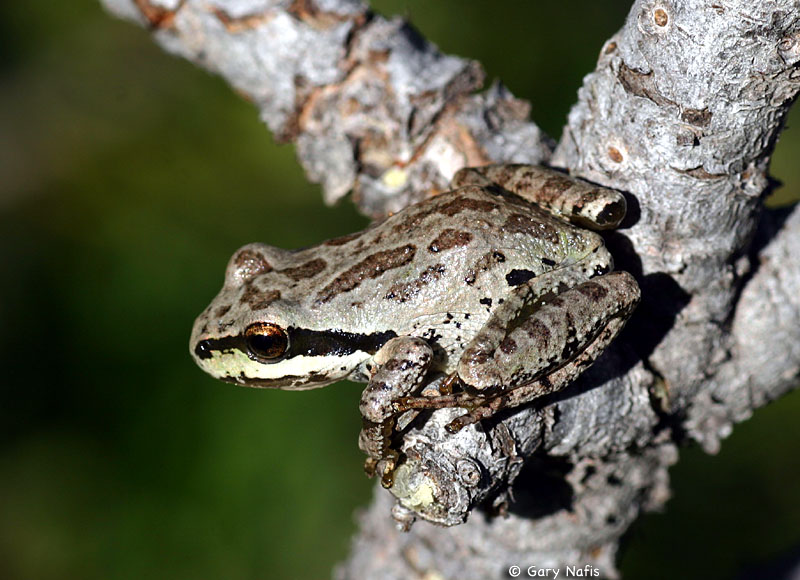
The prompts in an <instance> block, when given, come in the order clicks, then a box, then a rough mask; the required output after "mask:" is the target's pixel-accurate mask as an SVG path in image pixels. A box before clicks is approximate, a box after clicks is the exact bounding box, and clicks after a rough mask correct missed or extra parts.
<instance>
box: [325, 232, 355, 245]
mask: <svg viewBox="0 0 800 580" xmlns="http://www.w3.org/2000/svg"><path fill="white" fill-rule="evenodd" d="M363 233H364V232H356V233H354V234H348V235H346V236H341V237H339V238H333V239H332V240H328V241H327V242H325V245H326V246H343V245H345V244H347V243H349V242H352V241H353V240H357V239H358V238H360V237H361V235H362V234H363Z"/></svg>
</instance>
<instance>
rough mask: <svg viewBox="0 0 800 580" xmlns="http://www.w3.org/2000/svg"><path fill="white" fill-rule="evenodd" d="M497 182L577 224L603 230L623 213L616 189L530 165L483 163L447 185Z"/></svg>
mask: <svg viewBox="0 0 800 580" xmlns="http://www.w3.org/2000/svg"><path fill="white" fill-rule="evenodd" d="M491 184H497V185H499V186H500V187H502V188H503V189H506V190H508V191H511V192H513V193H516V194H517V195H518V196H520V197H522V198H525V199H527V200H528V201H532V202H533V203H535V204H537V205H539V206H541V207H542V208H544V209H546V210H547V211H549V212H551V213H553V214H555V215H559V216H561V217H563V218H564V219H567V220H569V221H572V222H575V223H577V224H579V225H581V226H584V227H587V228H590V229H594V230H606V229H611V228H615V227H617V226H618V225H619V223H620V222H621V221H622V218H624V217H625V211H626V203H625V198H624V197H623V196H622V194H621V193H619V192H618V191H614V190H613V189H608V188H606V187H600V186H598V185H594V184H591V183H589V182H586V181H583V180H581V179H577V178H575V177H570V176H569V175H567V174H565V173H561V172H559V171H556V170H554V169H548V168H546V167H538V166H534V165H485V166H483V167H467V168H464V169H461V170H460V171H458V172H457V173H456V174H455V176H454V177H453V179H452V181H451V187H453V188H457V187H463V186H465V185H480V186H483V187H488V186H489V185H491Z"/></svg>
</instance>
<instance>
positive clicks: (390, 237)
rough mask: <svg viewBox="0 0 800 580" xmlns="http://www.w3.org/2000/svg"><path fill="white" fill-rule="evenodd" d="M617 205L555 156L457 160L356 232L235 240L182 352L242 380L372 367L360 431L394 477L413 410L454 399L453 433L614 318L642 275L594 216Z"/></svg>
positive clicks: (623, 316)
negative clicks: (218, 286) (293, 245)
mask: <svg viewBox="0 0 800 580" xmlns="http://www.w3.org/2000/svg"><path fill="white" fill-rule="evenodd" d="M625 214H626V201H625V197H624V196H623V195H622V194H621V193H620V192H618V191H615V190H612V189H608V188H605V187H602V186H599V185H596V184H593V183H590V182H586V181H583V180H580V179H578V178H576V177H573V176H570V175H568V174H566V173H564V172H562V171H559V170H556V169H552V168H546V167H540V166H533V165H524V164H499V165H486V166H482V167H466V168H462V169H461V170H459V171H458V172H457V173H456V174H455V175H454V176H453V178H452V180H451V182H450V186H449V188H448V189H447V190H446V191H443V192H440V193H438V194H436V195H432V196H430V197H428V198H426V199H424V200H423V201H421V202H419V203H416V204H414V205H410V206H408V207H406V208H405V209H403V210H401V211H399V212H397V213H395V214H393V215H390V216H388V217H386V218H385V219H383V220H381V221H379V222H377V223H374V224H373V225H371V226H369V227H367V228H366V229H364V230H362V231H360V232H357V233H353V234H349V235H345V236H342V237H338V238H334V239H330V240H327V241H324V242H322V243H319V244H317V245H313V246H310V247H307V248H303V249H297V250H286V249H282V248H278V247H274V246H270V245H267V244H263V243H252V244H248V245H245V246H244V247H242V248H240V249H239V250H238V251H237V252H235V253H234V255H233V256H232V258H231V259H230V261H229V263H228V265H227V268H226V271H225V280H224V284H223V287H222V290H221V291H220V292H219V294H218V295H217V296H216V297H215V298H214V299H213V301H212V302H211V304H210V305H209V306H208V307H207V308H206V309H205V310H204V311H203V312H202V313H201V314H200V316H198V318H197V320H196V321H195V324H194V327H193V330H192V334H191V339H190V352H191V355H192V357H193V358H194V360H195V361H196V363H197V364H198V365H199V366H200V367H201V368H202V369H203V370H204V371H205V372H207V373H208V374H210V375H212V376H213V377H216V378H218V379H221V380H223V381H227V382H230V383H233V384H236V385H242V386H248V387H261V388H277V389H285V390H304V389H313V388H317V387H323V386H325V385H329V384H332V383H336V382H338V381H342V380H345V379H347V380H350V381H354V382H362V383H367V386H366V387H365V389H364V390H363V393H362V395H361V399H360V404H359V410H360V413H361V417H362V429H361V432H360V434H359V447H360V448H361V450H362V451H364V453H365V454H366V456H367V459H366V461H365V470H366V472H367V474H368V475H370V476H376V475H377V476H379V478H380V481H381V484H382V485H383V486H384V487H386V488H391V487H392V485H393V474H394V473H395V470H396V469H397V468H398V465H400V464H401V463H402V461H403V456H402V454H401V452H400V451H399V449H400V446H399V445H398V438H399V437H402V433H403V430H404V429H405V428H407V426H408V425H409V424H410V423H411V422H413V421H415V420H418V417H419V416H420V415H421V414H422V415H424V414H423V413H422V412H423V411H424V410H427V409H440V408H444V407H458V408H461V409H463V411H464V412H463V414H461V415H459V416H458V417H456V418H455V419H454V420H453V421H452V422H450V424H449V425H448V426H447V429H448V431H450V432H452V433H456V432H458V431H459V430H460V429H462V428H463V427H464V426H466V425H469V424H471V423H476V422H479V421H483V420H487V419H489V418H491V417H493V416H494V415H495V414H497V413H498V412H500V411H501V410H505V409H513V408H516V407H519V406H521V405H525V404H527V403H529V402H531V401H533V400H535V399H537V398H540V397H543V396H545V395H548V394H551V393H556V392H559V391H561V390H563V389H565V388H566V387H567V386H568V385H569V384H571V383H572V382H574V381H575V379H576V378H577V377H578V376H579V375H580V374H581V373H582V372H583V371H584V370H586V368H588V367H589V366H590V365H591V364H592V363H593V362H594V360H596V358H597V357H598V356H599V355H600V354H601V353H602V352H603V351H604V350H605V349H606V347H607V346H608V345H609V344H610V343H611V342H612V341H613V339H614V338H615V337H616V336H617V335H618V334H619V333H620V331H621V330H622V328H623V327H624V326H625V323H626V322H627V320H628V319H629V318H630V316H631V314H632V313H633V311H634V309H635V307H636V305H637V304H638V302H639V300H640V290H639V286H638V285H637V282H636V280H635V278H634V277H633V276H632V275H631V274H629V273H627V272H625V271H615V270H614V263H613V258H612V256H611V254H610V252H609V250H608V249H607V248H606V246H605V243H604V240H603V237H602V235H601V234H600V233H599V232H600V231H602V230H610V229H614V228H617V227H618V226H619V225H620V223H621V222H622V220H623V218H624V217H625Z"/></svg>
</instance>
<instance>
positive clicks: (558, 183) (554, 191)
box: [537, 176, 573, 203]
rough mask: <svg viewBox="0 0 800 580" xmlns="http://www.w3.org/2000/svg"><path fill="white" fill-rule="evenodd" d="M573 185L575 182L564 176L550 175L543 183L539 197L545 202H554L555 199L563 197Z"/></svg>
mask: <svg viewBox="0 0 800 580" xmlns="http://www.w3.org/2000/svg"><path fill="white" fill-rule="evenodd" d="M572 185H573V184H572V183H571V182H570V181H569V180H568V179H566V178H564V177H559V176H552V177H548V178H547V179H546V180H545V181H544V183H542V185H541V188H540V190H539V195H538V196H537V197H538V198H540V199H541V200H542V201H544V202H547V203H552V202H553V201H554V200H556V199H558V198H559V197H561V195H563V193H564V192H565V191H567V190H568V189H569V188H570V187H572Z"/></svg>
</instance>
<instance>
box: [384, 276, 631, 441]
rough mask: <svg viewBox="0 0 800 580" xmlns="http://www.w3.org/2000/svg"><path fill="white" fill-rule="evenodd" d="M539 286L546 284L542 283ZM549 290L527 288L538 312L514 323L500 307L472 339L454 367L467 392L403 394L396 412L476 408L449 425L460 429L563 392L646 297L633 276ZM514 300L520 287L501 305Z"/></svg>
mask: <svg viewBox="0 0 800 580" xmlns="http://www.w3.org/2000/svg"><path fill="white" fill-rule="evenodd" d="M545 278H546V277H545ZM534 282H536V283H538V284H540V285H541V284H544V283H545V281H544V280H542V279H540V278H537V279H536V280H535V281H534V280H532V281H531V283H534ZM544 288H547V285H545V286H543V287H542V286H540V287H539V288H528V289H527V291H528V292H529V293H531V294H534V295H535V296H536V299H538V300H543V302H539V303H537V302H534V303H533V306H534V310H533V311H532V312H529V313H528V314H527V315H526V316H523V317H522V318H521V319H517V320H514V319H513V316H514V312H513V311H503V309H501V308H499V309H498V310H496V311H495V312H494V314H493V316H492V318H491V319H490V320H489V321H488V323H487V324H486V326H484V328H483V329H482V330H481V331H480V332H479V333H478V335H477V336H476V337H475V338H474V339H473V340H472V342H471V343H470V345H469V346H468V347H467V349H466V350H465V351H464V353H463V355H462V357H461V360H460V361H459V364H458V368H457V370H456V373H457V376H458V378H459V380H460V382H461V383H462V385H463V388H464V391H463V392H460V393H454V394H451V395H445V396H440V397H432V398H425V397H405V398H403V399H401V401H400V402H399V404H396V405H395V409H396V410H397V411H403V410H407V409H422V408H439V407H450V406H459V407H466V408H468V409H470V411H469V412H468V413H467V414H466V415H464V416H462V417H459V418H458V419H456V420H455V421H453V422H452V423H451V424H450V425H449V426H448V429H450V430H452V431H457V430H458V429H460V428H461V427H463V426H464V425H468V424H470V423H474V422H476V421H479V420H481V419H484V418H487V417H489V416H491V415H493V414H494V413H495V412H497V411H498V410H500V409H504V408H508V407H514V406H517V405H521V404H523V403H526V402H528V401H530V400H532V399H534V398H536V397H539V396H542V395H546V394H549V393H553V392H556V391H559V390H561V389H563V388H564V387H566V386H567V385H568V384H569V383H570V382H572V381H573V380H575V379H576V378H577V377H578V376H579V375H580V374H581V373H582V372H583V371H584V370H586V369H587V368H588V367H589V366H590V365H591V364H592V363H593V362H594V361H595V359H596V358H597V357H598V356H599V354H600V353H602V352H603V350H604V349H605V348H606V347H607V346H608V344H609V343H610V342H611V341H612V340H613V339H614V338H615V337H616V336H617V334H619V332H620V330H622V328H623V327H624V325H625V322H626V321H627V319H628V318H629V316H630V314H631V312H632V311H633V309H634V308H635V307H636V305H637V304H638V302H639V298H640V292H639V286H638V285H637V284H636V281H635V280H634V278H633V276H631V275H630V274H628V273H627V272H612V273H610V274H606V275H605V276H598V277H595V278H592V279H591V280H589V281H586V282H583V283H577V284H576V285H575V286H574V287H572V288H570V289H569V290H565V291H563V292H561V293H559V294H558V295H554V296H551V297H546V296H542V294H541V292H542V291H543V289H544ZM515 300H516V301H525V293H524V292H522V291H521V287H520V292H518V293H516V294H512V295H511V296H510V297H509V300H507V301H506V302H505V303H504V304H503V306H506V305H508V304H509V303H513V302H514V301H515ZM528 304H530V301H529V299H528ZM516 307H517V308H519V304H517V305H516ZM509 308H513V306H510V307H509ZM522 312H525V310H524V306H523V309H522ZM514 325H516V326H514Z"/></svg>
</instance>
